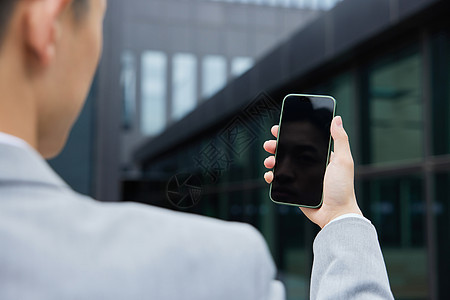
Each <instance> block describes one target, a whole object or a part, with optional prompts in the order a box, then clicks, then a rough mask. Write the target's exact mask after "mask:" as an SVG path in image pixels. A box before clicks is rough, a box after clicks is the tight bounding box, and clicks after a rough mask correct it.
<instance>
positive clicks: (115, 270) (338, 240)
mask: <svg viewBox="0 0 450 300" xmlns="http://www.w3.org/2000/svg"><path fill="white" fill-rule="evenodd" d="M364 222H365V221H363V220H359V219H353V218H352V219H345V220H340V221H336V222H334V223H332V224H329V225H328V226H327V227H325V229H324V230H322V231H321V233H319V235H318V236H317V238H316V240H315V243H314V254H315V260H314V267H313V275H312V282H311V297H312V299H390V298H391V294H390V290H389V283H388V281H387V276H386V271H385V267H384V262H383V257H382V255H381V251H380V248H379V245H378V240H377V237H376V232H375V229H374V228H373V226H371V225H370V224H368V223H367V224H364ZM274 275H275V268H274V264H273V261H272V259H271V257H270V254H269V251H268V249H267V246H266V244H265V242H264V240H263V238H262V237H261V235H260V234H259V233H258V232H257V231H256V230H255V229H254V228H253V227H251V226H249V225H246V224H242V223H230V222H223V221H220V220H216V219H211V218H206V217H200V216H195V215H190V214H184V213H177V212H172V211H169V210H165V209H159V208H156V207H151V206H146V205H141V204H137V203H104V202H98V201H95V200H93V199H91V198H89V197H86V196H83V195H80V194H78V193H76V192H74V191H73V190H72V189H70V187H68V186H67V184H66V183H64V182H63V180H62V179H61V178H60V177H59V176H58V175H56V174H55V173H54V172H53V170H52V169H51V168H50V167H49V166H48V165H47V163H46V162H45V160H43V159H42V158H41V157H40V155H39V154H38V153H37V152H36V151H34V150H33V149H31V148H30V149H22V148H18V147H14V146H9V145H5V144H0V299H2V300H9V299H157V300H169V299H170V300H172V299H177V300H178V299H195V300H197V299H198V300H202V299H205V300H206V299H208V300H211V299H213V300H239V299H242V300H244V299H245V300H252V299H255V300H264V299H268V300H281V299H284V298H285V295H284V287H283V285H282V284H281V283H279V282H278V281H275V280H273V278H274Z"/></svg>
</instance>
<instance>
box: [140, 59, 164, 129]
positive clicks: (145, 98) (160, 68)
mask: <svg viewBox="0 0 450 300" xmlns="http://www.w3.org/2000/svg"><path fill="white" fill-rule="evenodd" d="M166 78H167V56H166V54H165V53H163V52H159V51H146V52H144V53H143V54H142V87H141V88H142V108H141V130H142V133H143V134H145V135H156V134H158V133H160V132H161V131H162V130H163V129H164V128H165V125H166V94H167V91H166V87H167V80H166Z"/></svg>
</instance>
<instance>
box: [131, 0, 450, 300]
mask: <svg viewBox="0 0 450 300" xmlns="http://www.w3.org/2000/svg"><path fill="white" fill-rule="evenodd" d="M449 13H450V4H449V2H448V1H438V0H366V1H361V0H346V1H343V2H341V3H340V4H339V5H337V6H336V7H335V8H334V9H332V10H330V11H328V12H326V13H324V14H323V15H322V16H321V17H320V18H318V19H317V20H316V21H314V22H313V23H311V24H310V25H308V26H307V27H306V28H303V29H302V30H300V31H299V32H298V33H296V34H295V35H293V36H292V38H290V39H289V40H287V41H286V42H284V43H283V44H281V45H280V46H279V47H277V48H276V49H274V50H273V51H272V52H270V53H269V54H268V55H266V56H265V57H264V58H262V59H261V60H259V61H258V62H257V63H256V64H255V65H254V67H253V68H252V69H250V70H249V71H248V72H246V73H245V74H243V75H242V76H240V77H239V78H237V79H235V80H233V81H232V82H231V83H229V84H228V85H227V86H226V87H225V88H224V89H222V90H221V91H220V92H218V93H217V94H215V95H214V96H213V97H212V98H211V99H210V100H208V101H205V102H203V103H202V104H201V105H200V106H198V107H197V108H196V109H195V110H194V111H193V112H191V113H190V114H188V115H187V116H186V117H184V118H183V119H181V120H180V121H178V122H177V123H174V124H172V125H171V126H170V127H169V128H168V129H166V130H165V131H164V132H163V133H162V134H160V135H159V136H157V137H155V138H152V139H151V140H149V141H148V142H147V143H146V144H144V145H143V146H142V147H141V148H140V149H138V150H137V151H136V153H135V160H136V163H137V164H138V165H139V166H141V170H142V175H141V176H140V177H139V178H137V179H133V180H124V182H123V186H122V187H123V189H122V190H123V191H122V198H123V199H124V200H125V199H126V200H128V201H139V202H143V203H148V204H152V205H158V206H163V207H167V208H171V209H178V210H183V211H188V212H192V213H198V214H202V215H208V216H212V217H216V218H221V219H225V220H230V221H240V222H248V223H251V224H253V225H254V226H255V227H257V228H258V229H259V230H260V231H261V232H262V234H263V235H264V237H265V238H266V240H267V243H268V245H269V247H270V249H271V251H272V254H273V256H274V258H275V261H276V264H277V267H278V270H279V278H280V279H281V280H282V281H283V282H284V283H285V285H286V287H287V292H288V299H307V298H308V286H309V276H310V268H311V264H312V252H311V246H312V241H313V239H314V236H315V234H316V233H317V231H318V228H316V227H315V225H312V224H311V223H310V222H309V221H307V220H306V218H305V217H303V215H302V213H301V212H300V210H298V209H296V208H292V207H285V206H279V205H276V204H273V203H272V202H271V201H270V199H269V197H268V185H266V184H265V182H264V180H263V174H264V172H265V171H266V170H265V168H264V166H263V160H264V158H265V157H266V156H267V153H265V151H264V150H263V149H262V144H263V142H264V141H265V140H267V139H269V138H271V136H270V131H269V130H270V127H271V126H272V125H274V124H277V123H278V118H279V106H280V103H281V101H282V99H283V97H284V96H285V95H286V94H289V93H317V94H329V95H332V96H334V97H335V98H336V100H337V113H338V114H339V115H341V116H342V117H343V120H344V126H345V127H346V129H347V131H348V133H349V137H350V142H351V146H352V151H353V154H354V158H355V163H356V189H357V197H358V201H359V203H360V206H361V208H362V210H363V213H364V214H365V215H366V216H367V217H368V218H369V219H370V220H371V221H372V222H373V224H374V225H375V227H376V228H377V230H378V234H379V239H380V243H381V247H382V250H383V252H384V256H385V260H386V264H387V269H388V273H389V276H390V282H391V286H392V290H393V292H394V295H395V297H396V299H450V289H449V288H448V283H449V282H450V258H449V256H448V253H450V221H449V220H450V121H449V120H450V118H449V117H450V116H449V114H450V22H449V19H448V15H449ZM173 176H178V177H177V178H178V179H179V178H188V177H189V176H192V177H191V179H190V180H193V185H194V186H196V188H197V189H196V191H197V192H198V193H191V194H190V197H191V199H193V200H194V201H198V203H196V205H194V206H193V207H191V208H180V207H178V208H177V207H176V206H174V205H173V203H171V202H170V201H169V199H170V200H172V202H177V200H180V199H179V198H176V197H175V196H174V193H173V192H174V190H176V188H177V187H176V186H175V187H174V186H173V185H171V184H172V183H173V178H174V177H173ZM192 178H194V179H192ZM191 192H192V190H191ZM180 193H181V194H183V193H186V190H184V191H180ZM174 197H175V198H174ZM174 199H175V201H174ZM180 203H181V202H179V203H178V204H180ZM175 204H177V203H175ZM178 206H180V205H178Z"/></svg>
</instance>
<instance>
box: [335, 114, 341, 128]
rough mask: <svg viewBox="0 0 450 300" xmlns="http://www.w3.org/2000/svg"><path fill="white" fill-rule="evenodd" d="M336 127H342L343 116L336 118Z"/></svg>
mask: <svg viewBox="0 0 450 300" xmlns="http://www.w3.org/2000/svg"><path fill="white" fill-rule="evenodd" d="M336 125H337V126H339V127H342V118H341V116H338V117H337V118H336Z"/></svg>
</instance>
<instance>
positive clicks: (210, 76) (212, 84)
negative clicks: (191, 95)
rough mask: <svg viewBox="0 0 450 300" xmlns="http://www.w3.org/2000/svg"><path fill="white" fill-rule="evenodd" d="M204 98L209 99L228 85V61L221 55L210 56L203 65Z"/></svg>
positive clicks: (204, 60)
mask: <svg viewBox="0 0 450 300" xmlns="http://www.w3.org/2000/svg"><path fill="white" fill-rule="evenodd" d="M202 72H203V81H202V83H203V84H202V97H203V98H205V99H207V98H210V97H211V96H213V95H214V94H215V93H217V92H218V91H219V90H220V89H222V88H223V87H224V86H225V84H226V83H227V60H226V59H225V57H223V56H220V55H208V56H206V57H205V58H204V59H203V65H202Z"/></svg>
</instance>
